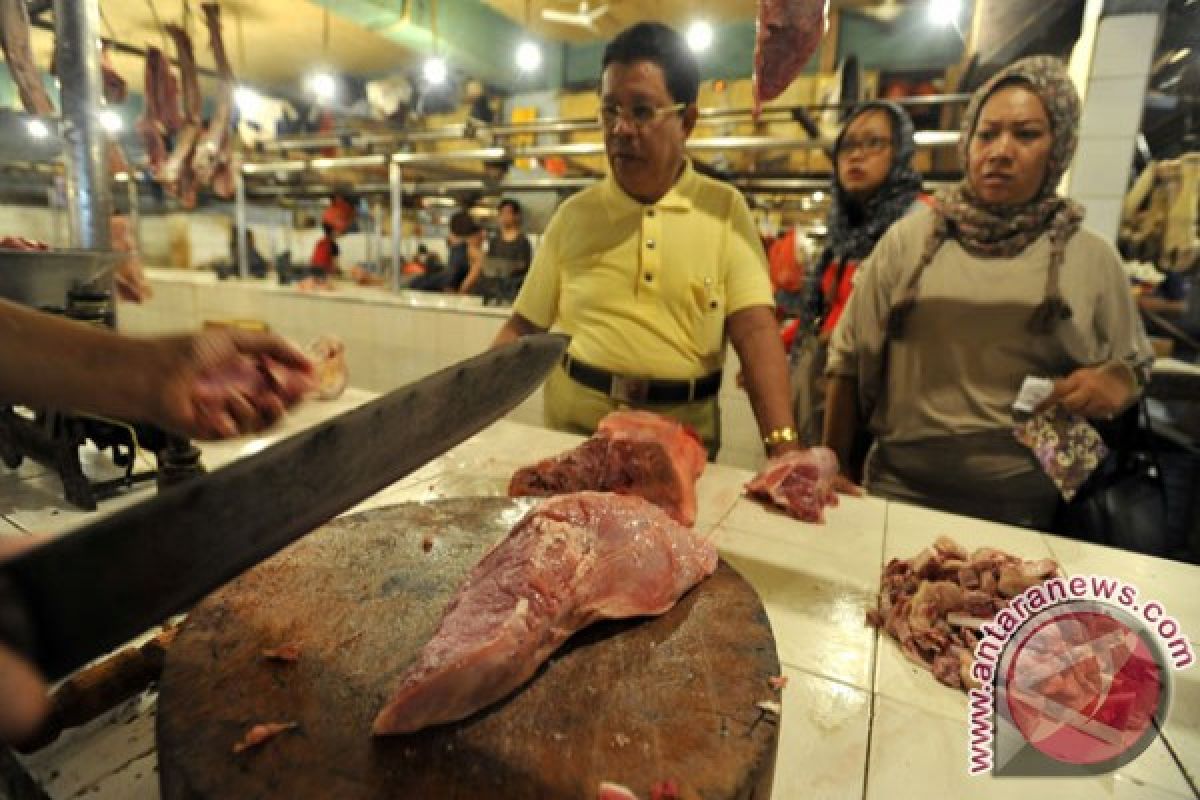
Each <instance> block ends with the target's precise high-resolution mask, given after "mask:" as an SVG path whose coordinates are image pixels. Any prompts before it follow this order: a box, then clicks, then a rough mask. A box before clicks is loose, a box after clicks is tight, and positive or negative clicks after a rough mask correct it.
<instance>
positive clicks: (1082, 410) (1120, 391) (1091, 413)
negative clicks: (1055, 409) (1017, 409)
mask: <svg viewBox="0 0 1200 800" xmlns="http://www.w3.org/2000/svg"><path fill="white" fill-rule="evenodd" d="M1135 388H1136V387H1135V384H1134V380H1133V375H1132V373H1131V371H1130V370H1129V368H1128V367H1126V366H1125V365H1124V364H1105V365H1103V366H1099V367H1080V368H1079V369H1077V370H1075V371H1074V372H1072V373H1071V374H1070V375H1068V376H1067V377H1065V378H1063V379H1061V380H1057V381H1055V382H1054V390H1053V391H1052V392H1050V396H1049V397H1047V398H1046V399H1045V400H1043V401H1042V403H1041V405H1039V406H1038V407H1037V408H1036V409H1034V410H1035V411H1045V410H1046V409H1048V408H1050V407H1051V406H1053V405H1056V404H1057V405H1060V406H1062V407H1063V408H1064V409H1065V410H1067V411H1070V412H1071V413H1073V414H1079V415H1081V416H1084V417H1090V418H1092V419H1112V418H1113V417H1114V416H1115V415H1116V414H1118V413H1120V412H1121V411H1123V410H1124V409H1125V408H1126V407H1127V406H1128V405H1129V403H1130V402H1131V401H1132V400H1133V395H1134V392H1135Z"/></svg>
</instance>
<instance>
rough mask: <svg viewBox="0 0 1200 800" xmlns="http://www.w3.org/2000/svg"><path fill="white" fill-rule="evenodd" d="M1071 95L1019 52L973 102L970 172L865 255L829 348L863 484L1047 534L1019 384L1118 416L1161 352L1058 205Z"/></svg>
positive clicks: (1070, 407)
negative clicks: (861, 455) (863, 437)
mask: <svg viewBox="0 0 1200 800" xmlns="http://www.w3.org/2000/svg"><path fill="white" fill-rule="evenodd" d="M1078 125H1079V96H1078V94H1077V93H1076V91H1075V88H1074V86H1073V85H1072V84H1071V81H1070V78H1069V77H1068V76H1067V74H1066V71H1065V70H1064V68H1063V66H1062V63H1061V62H1059V61H1058V60H1057V59H1053V58H1048V57H1034V58H1028V59H1024V60H1022V61H1019V62H1017V63H1016V64H1013V65H1012V66H1010V67H1009V68H1007V69H1005V70H1003V71H1002V72H1001V73H999V74H998V75H997V76H996V77H994V78H993V79H992V80H991V81H989V82H988V83H987V84H986V85H985V86H983V87H982V88H981V89H980V90H979V91H977V92H976V93H975V96H974V97H973V98H972V100H971V103H970V105H969V106H968V108H967V111H966V114H965V116H964V120H963V138H962V142H961V144H960V155H961V156H962V163H963V164H964V165H965V167H966V177H965V179H964V180H963V181H962V183H961V184H959V185H958V186H957V187H956V188H954V189H952V190H950V191H949V192H947V193H946V194H945V195H942V196H939V197H938V198H937V200H936V202H935V204H934V207H933V208H930V209H928V210H921V211H919V212H918V213H915V214H912V215H910V216H908V217H906V218H905V219H902V220H900V221H899V222H897V223H896V224H895V225H894V226H893V227H892V228H891V230H889V231H888V232H887V233H886V234H885V235H884V237H883V238H882V239H881V240H880V242H879V244H878V246H877V247H876V248H875V249H874V251H873V252H872V254H871V257H870V258H869V259H868V260H867V261H866V262H865V264H864V265H863V270H862V278H861V280H860V281H859V282H858V285H857V287H856V289H855V292H854V294H853V296H852V297H851V299H850V303H849V304H848V306H847V308H846V311H845V314H844V315H843V317H842V320H841V322H840V323H839V324H838V327H837V330H836V331H835V333H834V337H833V341H832V343H831V346H830V352H829V365H828V369H827V374H828V375H829V376H830V395H829V410H828V415H827V418H826V422H825V437H824V438H825V442H826V443H827V444H828V445H829V446H831V447H833V448H834V449H835V450H836V451H837V452H838V454H839V456H842V457H845V456H846V454H847V453H848V451H849V449H850V444H851V442H852V441H853V438H854V436H855V434H856V432H857V430H858V427H859V425H860V424H861V421H864V420H865V421H866V424H867V426H868V428H869V429H870V431H871V433H872V434H873V435H874V436H875V439H876V443H875V445H874V447H873V448H872V450H871V453H870V455H869V456H868V459H867V464H866V474H865V483H866V486H867V489H868V490H869V491H870V492H872V493H874V494H878V495H882V496H885V497H889V498H893V499H897V500H902V501H907V502H913V503H917V504H920V505H926V506H931V507H934V508H939V509H942V510H947V511H952V512H956V513H961V514H967V515H970V516H975V517H983V518H987V519H994V520H998V521H1002V522H1007V523H1011V524H1018V525H1026V526H1030V527H1037V528H1046V527H1048V526H1049V525H1050V523H1051V521H1052V518H1053V515H1054V511H1055V509H1056V507H1057V505H1058V490H1057V489H1056V487H1055V485H1054V483H1053V482H1052V481H1051V480H1050V478H1049V477H1047V475H1046V473H1045V472H1044V471H1043V469H1042V467H1041V465H1040V464H1039V462H1038V461H1037V459H1036V458H1035V457H1034V455H1033V453H1032V452H1031V451H1030V450H1029V449H1028V448H1026V447H1025V446H1023V445H1021V444H1020V443H1019V442H1018V441H1017V440H1016V438H1015V436H1014V435H1013V422H1014V420H1013V414H1012V406H1013V402H1014V400H1015V399H1016V397H1017V393H1018V391H1019V390H1020V388H1021V386H1022V384H1023V382H1024V380H1025V379H1026V378H1027V377H1042V378H1050V379H1053V380H1054V384H1053V386H1054V388H1053V392H1052V394H1051V395H1050V397H1049V398H1048V399H1047V401H1046V405H1049V406H1053V405H1058V406H1061V408H1062V409H1063V410H1065V411H1067V412H1070V413H1073V414H1078V415H1081V416H1083V417H1090V418H1110V417H1111V416H1112V415H1113V414H1115V413H1117V412H1119V411H1121V410H1122V409H1124V408H1125V407H1127V406H1128V405H1129V404H1130V403H1132V402H1133V401H1134V400H1135V398H1136V396H1137V394H1138V392H1139V391H1140V388H1141V386H1142V385H1143V383H1144V381H1145V379H1146V376H1147V367H1148V365H1149V363H1150V361H1151V359H1152V357H1153V354H1152V351H1151V349H1150V346H1149V343H1148V341H1147V340H1146V336H1145V333H1144V331H1143V330H1142V327H1141V322H1140V320H1139V319H1138V316H1137V313H1136V310H1135V308H1134V305H1133V300H1132V297H1131V295H1130V293H1129V290H1128V284H1127V281H1126V279H1125V275H1124V272H1123V270H1122V268H1121V263H1120V260H1119V258H1118V256H1117V254H1116V251H1115V250H1114V249H1113V247H1112V245H1111V244H1109V243H1108V242H1106V241H1104V240H1103V239H1101V238H1100V237H1099V236H1097V235H1095V234H1093V233H1091V232H1090V231H1087V230H1084V229H1083V228H1082V227H1081V226H1080V223H1081V221H1082V219H1083V209H1082V208H1080V207H1079V205H1078V204H1076V203H1074V202H1073V201H1071V200H1069V199H1067V198H1064V197H1061V196H1060V195H1058V194H1057V191H1056V190H1057V186H1058V183H1059V180H1060V179H1061V177H1062V175H1063V172H1064V171H1065V170H1066V169H1067V167H1068V165H1069V164H1070V161H1071V158H1072V156H1073V155H1074V152H1075V145H1076V141H1077V135H1078Z"/></svg>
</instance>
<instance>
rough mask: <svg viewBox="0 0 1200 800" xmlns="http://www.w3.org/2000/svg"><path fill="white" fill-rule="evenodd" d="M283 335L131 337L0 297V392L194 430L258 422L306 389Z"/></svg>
mask: <svg viewBox="0 0 1200 800" xmlns="http://www.w3.org/2000/svg"><path fill="white" fill-rule="evenodd" d="M311 381H312V365H311V364H310V363H309V361H308V359H307V358H306V357H305V356H304V355H303V354H302V353H300V352H299V351H298V350H296V349H295V348H293V347H292V346H291V345H289V344H288V343H287V342H285V341H284V340H283V339H280V338H279V337H277V336H272V335H269V334H257V333H249V332H244V331H222V330H215V331H205V332H203V333H199V334H190V335H189V334H183V335H177V336H160V337H152V338H137V337H130V336H122V335H120V334H116V333H113V332H111V331H108V330H104V329H100V328H95V327H92V326H89V325H84V324H81V323H77V322H73V321H71V320H67V319H63V318H60V317H55V316H51V315H48V314H43V313H40V312H37V311H33V310H31V309H27V308H24V307H22V306H18V305H16V304H13V303H7V302H0V399H2V400H3V401H5V402H9V403H21V404H27V405H30V406H34V407H38V408H56V409H70V410H78V411H84V412H89V413H93V414H99V415H103V416H109V417H116V418H120V419H128V420H132V421H141V422H150V423H153V424H156V425H159V426H161V427H163V428H165V429H167V430H169V431H173V432H175V433H179V434H183V435H186V436H194V437H198V438H221V437H225V436H235V435H238V434H241V433H247V432H251V431H257V430H260V429H262V428H264V427H266V426H268V425H270V424H271V423H273V422H274V421H275V420H277V419H278V418H279V417H280V416H281V415H282V414H283V411H284V409H285V408H286V407H287V406H290V405H292V404H293V403H295V402H296V401H297V400H299V399H300V397H302V396H303V394H304V393H305V392H306V391H307V390H308V389H309V388H311Z"/></svg>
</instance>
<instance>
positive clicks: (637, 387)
mask: <svg viewBox="0 0 1200 800" xmlns="http://www.w3.org/2000/svg"><path fill="white" fill-rule="evenodd" d="M563 369H565V370H566V371H567V374H568V375H570V376H571V379H572V380H574V381H576V382H577V383H581V384H583V385H584V386H586V387H588V388H589V389H595V390H596V391H598V392H603V393H604V394H606V395H608V396H609V397H611V398H612V399H613V400H616V401H617V402H619V403H627V404H629V405H647V406H667V405H679V404H680V403H691V402H693V401H695V400H707V399H708V398H710V397H712V396H714V395H715V394H716V393H717V392H718V391H719V390H720V389H721V371H720V370H717V371H716V372H714V373H712V374H711V375H705V376H704V377H703V378H696V379H695V380H690V381H667V380H662V381H660V380H653V379H651V378H630V377H627V376H625V375H617V374H616V373H614V372H609V371H608V370H606V369H601V368H600V367H593V366H592V365H591V364H585V363H583V362H582V361H578V360H576V359H574V358H572V357H571V356H570V355H564V356H563Z"/></svg>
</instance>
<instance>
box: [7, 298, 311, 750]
mask: <svg viewBox="0 0 1200 800" xmlns="http://www.w3.org/2000/svg"><path fill="white" fill-rule="evenodd" d="M262 359H270V360H271V361H272V362H274V363H275V364H276V365H277V366H276V367H275V368H274V369H273V373H274V374H275V375H278V374H279V369H280V368H282V369H283V370H285V371H286V375H287V378H286V379H285V380H282V381H278V382H277V381H275V380H271V381H267V380H263V381H261V382H257V383H254V384H253V385H250V384H248V383H247V382H246V381H245V380H244V379H241V376H242V375H243V374H244V371H245V365H246V364H247V363H249V364H255V363H257V362H260V361H261V360H262ZM47 367H53V368H52V369H48V368H47ZM313 388H315V381H314V378H313V367H312V364H311V363H310V362H309V360H308V358H307V357H306V356H305V355H304V354H303V353H301V352H300V351H298V350H296V349H295V348H294V347H292V346H291V345H289V344H288V343H287V342H285V341H284V340H283V339H280V338H279V337H277V336H272V335H269V334H255V333H248V332H244V331H237V330H226V329H221V330H207V331H204V332H203V333H198V334H191V335H181V336H160V337H151V338H135V337H130V336H122V335H120V334H117V333H114V332H112V331H109V330H107V329H103V328H96V327H93V326H91V325H85V324H82V323H79V322H74V321H71V320H67V319H64V318H62V317H57V316H52V315H49V314H42V313H39V312H36V311H33V310H31V309H27V308H24V307H22V306H18V305H15V304H13V303H8V302H5V301H0V400H2V401H3V402H4V403H6V404H25V405H30V406H33V407H39V408H72V409H78V410H79V411H85V412H88V413H92V414H99V415H103V416H106V417H112V418H117V419H127V420H136V421H142V422H149V423H153V424H155V425H158V426H159V427H162V428H164V429H166V430H169V431H172V432H174V433H178V434H181V435H183V436H188V437H196V438H202V439H215V438H226V437H230V436H237V435H240V434H244V433H251V432H254V431H259V430H262V429H263V428H266V427H267V426H269V425H271V424H273V423H274V422H276V421H277V420H278V419H279V418H280V417H281V416H282V415H283V413H284V410H285V409H286V408H287V407H289V406H291V405H292V404H294V403H295V402H296V401H298V400H299V399H300V398H301V397H302V396H303V395H304V394H305V393H306V392H307V391H309V390H310V389H313ZM30 544H31V541H30V539H29V538H28V537H26V538H23V539H22V540H21V542H20V543H19V544H16V545H13V544H11V543H10V542H9V541H8V540H3V541H0V548H2V550H3V552H0V558H5V557H8V556H11V555H13V554H14V551H15V550H18V549H21V548H22V547H27V546H30ZM47 710H48V702H47V698H46V685H45V683H44V681H43V680H42V678H41V676H40V675H38V674H37V672H36V670H34V668H33V667H32V666H31V665H30V664H29V663H28V662H26V661H25V660H24V659H22V658H20V657H19V656H17V655H16V654H15V653H13V652H11V651H10V650H8V649H7V648H4V647H2V646H0V741H3V742H19V741H21V740H22V739H24V738H26V737H28V736H29V735H30V734H31V733H32V732H33V731H34V730H35V728H36V726H37V725H38V723H39V721H40V720H41V719H42V718H43V717H44V716H45V715H46V713H47Z"/></svg>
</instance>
